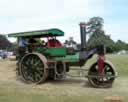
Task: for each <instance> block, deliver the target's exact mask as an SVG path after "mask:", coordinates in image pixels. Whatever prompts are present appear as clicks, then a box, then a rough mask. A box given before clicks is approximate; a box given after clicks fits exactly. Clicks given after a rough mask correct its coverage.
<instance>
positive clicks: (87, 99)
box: [0, 55, 128, 102]
mask: <svg viewBox="0 0 128 102" xmlns="http://www.w3.org/2000/svg"><path fill="white" fill-rule="evenodd" d="M107 59H108V60H110V61H111V62H112V63H113V64H114V66H115V68H116V70H117V72H118V78H117V79H116V80H115V82H114V84H113V87H112V88H106V89H97V88H92V87H90V86H89V85H88V80H87V79H86V78H85V79H83V78H68V79H65V80H63V81H47V82H46V83H45V84H41V85H29V84H25V83H23V82H21V81H20V80H18V79H17V78H16V75H15V67H16V66H15V63H16V62H15V61H9V60H0V102H104V97H106V96H115V95H118V96H121V97H123V98H124V102H127V101H128V55H107ZM94 60H95V58H93V59H91V60H89V62H88V63H87V64H86V66H87V67H88V66H89V65H90V64H91V63H93V62H94Z"/></svg>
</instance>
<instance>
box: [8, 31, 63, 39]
mask: <svg viewBox="0 0 128 102" xmlns="http://www.w3.org/2000/svg"><path fill="white" fill-rule="evenodd" d="M48 36H64V32H63V31H61V30H60V29H47V30H37V31H29V32H18V33H10V34H8V37H48Z"/></svg>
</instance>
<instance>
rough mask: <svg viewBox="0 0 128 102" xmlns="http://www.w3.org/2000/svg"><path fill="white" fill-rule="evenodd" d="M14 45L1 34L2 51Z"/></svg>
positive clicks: (0, 47)
mask: <svg viewBox="0 0 128 102" xmlns="http://www.w3.org/2000/svg"><path fill="white" fill-rule="evenodd" d="M11 46H12V44H11V43H10V42H9V41H8V39H7V38H6V36H4V35H1V34H0V49H7V48H10V47H11Z"/></svg>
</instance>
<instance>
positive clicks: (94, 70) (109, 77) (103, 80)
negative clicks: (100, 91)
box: [88, 62, 116, 88]
mask: <svg viewBox="0 0 128 102" xmlns="http://www.w3.org/2000/svg"><path fill="white" fill-rule="evenodd" d="M115 77H116V71H115V69H114V68H113V66H112V65H111V64H110V63H108V62H105V63H104V67H103V75H102V76H100V75H98V65H97V63H94V64H93V65H92V66H91V68H90V69H89V71H88V80H89V82H90V84H91V85H92V86H93V87H97V88H108V87H111V86H112V83H113V81H114V80H115Z"/></svg>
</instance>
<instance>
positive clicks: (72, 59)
mask: <svg viewBox="0 0 128 102" xmlns="http://www.w3.org/2000/svg"><path fill="white" fill-rule="evenodd" d="M8 36H9V37H16V38H17V45H18V49H17V73H18V76H20V78H21V79H22V80H24V81H25V82H27V83H36V84H40V83H44V82H45V81H46V79H49V78H51V79H54V80H57V79H59V80H60V79H63V78H65V77H66V75H67V74H66V73H67V72H69V71H70V70H71V68H70V67H71V66H77V68H76V69H77V70H82V71H85V68H84V65H85V63H86V62H87V60H88V59H90V58H91V57H92V56H93V55H94V54H97V55H98V57H97V61H96V62H95V63H94V64H92V65H91V67H90V68H89V69H88V72H87V75H84V77H85V76H86V77H87V78H88V80H89V82H90V84H91V85H92V86H93V87H100V88H104V87H111V86H112V83H113V82H114V80H115V77H116V75H117V74H116V71H115V69H114V67H113V65H112V64H111V63H110V62H108V61H106V59H105V47H104V45H99V46H97V47H96V48H93V49H91V50H87V45H86V24H85V23H84V22H83V23H80V37H81V49H80V51H76V50H75V49H74V48H66V47H64V46H63V45H62V44H61V43H60V41H59V40H57V37H59V36H64V32H63V31H61V30H59V29H48V30H38V31H30V32H19V33H11V34H8ZM40 39H45V41H44V40H40ZM81 67H82V68H81ZM76 69H75V70H76Z"/></svg>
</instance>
